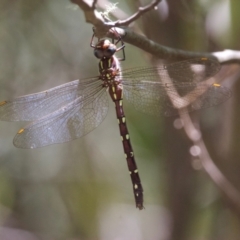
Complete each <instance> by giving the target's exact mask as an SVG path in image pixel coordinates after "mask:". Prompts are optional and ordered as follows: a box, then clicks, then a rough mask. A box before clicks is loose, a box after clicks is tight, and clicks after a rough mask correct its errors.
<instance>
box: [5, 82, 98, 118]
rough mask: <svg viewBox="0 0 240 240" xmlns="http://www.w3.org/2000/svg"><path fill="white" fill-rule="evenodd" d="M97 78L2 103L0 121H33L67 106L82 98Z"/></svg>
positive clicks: (69, 83)
mask: <svg viewBox="0 0 240 240" xmlns="http://www.w3.org/2000/svg"><path fill="white" fill-rule="evenodd" d="M96 81H99V80H98V79H97V78H89V79H84V80H81V81H79V80H75V81H71V82H68V83H65V84H62V85H59V86H57V87H54V88H51V89H48V90H46V91H43V92H38V93H34V94H29V95H25V96H21V97H18V98H15V99H13V100H9V101H3V102H0V120H3V121H33V120H36V119H39V118H42V117H43V116H45V115H48V114H50V113H51V112H54V111H56V110H57V109H58V108H60V107H62V106H64V105H67V104H68V103H70V102H72V101H74V100H75V99H77V98H78V97H80V96H83V95H84V90H85V89H86V88H88V87H89V86H90V85H91V84H93V83H94V82H96Z"/></svg>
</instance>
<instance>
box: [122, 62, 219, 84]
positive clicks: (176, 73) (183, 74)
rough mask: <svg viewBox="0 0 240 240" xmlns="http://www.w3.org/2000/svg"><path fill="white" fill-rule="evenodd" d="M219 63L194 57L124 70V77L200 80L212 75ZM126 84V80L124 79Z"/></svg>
mask: <svg viewBox="0 0 240 240" xmlns="http://www.w3.org/2000/svg"><path fill="white" fill-rule="evenodd" d="M220 68H221V66H220V64H219V63H218V62H217V61H215V60H213V59H209V58H194V59H190V60H186V61H180V62H176V63H171V64H167V65H161V66H159V67H141V68H133V69H127V70H124V71H123V73H122V75H123V78H124V79H127V80H136V81H138V82H140V81H142V80H144V81H155V82H156V81H162V82H163V81H165V80H166V79H167V78H170V79H171V82H173V83H179V82H200V81H204V80H206V79H208V78H210V77H211V76H214V75H215V74H216V73H217V72H218V71H219V70H220ZM125 84H127V81H125Z"/></svg>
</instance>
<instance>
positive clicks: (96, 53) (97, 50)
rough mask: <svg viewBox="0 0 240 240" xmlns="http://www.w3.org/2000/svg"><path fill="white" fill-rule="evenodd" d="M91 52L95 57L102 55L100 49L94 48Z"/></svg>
mask: <svg viewBox="0 0 240 240" xmlns="http://www.w3.org/2000/svg"><path fill="white" fill-rule="evenodd" d="M93 52H94V55H95V57H96V58H103V56H104V54H103V50H102V49H97V48H95V49H94V51H93Z"/></svg>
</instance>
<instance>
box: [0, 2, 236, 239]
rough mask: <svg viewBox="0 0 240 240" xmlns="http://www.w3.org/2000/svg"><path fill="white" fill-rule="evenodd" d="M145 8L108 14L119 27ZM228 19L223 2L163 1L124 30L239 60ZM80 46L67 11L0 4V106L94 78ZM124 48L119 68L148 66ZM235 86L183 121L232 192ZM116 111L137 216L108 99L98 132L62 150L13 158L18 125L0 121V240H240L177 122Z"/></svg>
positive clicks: (80, 20)
mask: <svg viewBox="0 0 240 240" xmlns="http://www.w3.org/2000/svg"><path fill="white" fill-rule="evenodd" d="M98 2H99V4H100V5H101V6H104V5H105V4H107V1H101V0H99V1H98ZM149 2H150V1H136V0H132V1H131V0H126V1H121V2H119V4H118V5H117V7H118V8H119V9H116V10H115V12H114V15H118V16H122V18H124V17H126V16H130V15H131V14H133V13H134V12H136V11H137V8H138V7H139V6H141V5H142V6H144V5H145V4H147V3H149ZM113 3H114V2H113ZM239 9H240V2H239V1H234V0H232V1H230V0H229V1H228V0H218V1H216V0H209V1H204V0H181V1H174V0H168V1H162V2H161V3H160V4H159V7H158V8H157V9H156V10H154V11H151V12H149V13H147V14H146V15H144V16H143V17H142V18H141V19H140V20H138V21H137V22H136V23H135V24H134V25H133V26H131V27H132V28H133V29H134V30H135V31H136V32H139V33H141V34H145V35H146V36H147V37H148V38H150V39H151V40H153V41H156V42H158V43H160V44H163V45H165V46H168V47H174V48H178V49H183V50H189V51H198V52H201V51H202V52H210V51H222V50H223V49H235V50H238V49H239V48H240V46H239V45H240V41H239V36H240V27H239V21H240V19H239ZM99 10H101V11H104V9H99ZM91 36H92V25H90V24H88V23H86V22H85V19H84V14H83V12H82V11H81V10H80V9H76V8H75V5H73V4H71V3H70V1H67V0H58V1H56V0H42V1H37V0H18V1H14V0H0V99H1V101H2V100H7V99H11V98H14V97H17V96H20V95H25V94H30V93H34V92H39V91H42V90H46V89H49V88H51V87H54V86H57V85H60V84H63V83H66V82H69V81H71V80H75V79H81V78H84V77H92V76H97V74H98V60H97V59H96V58H95V57H94V56H93V49H92V48H90V46H89V45H90V40H91ZM125 49H126V61H125V62H123V63H122V67H123V69H124V68H131V67H136V66H144V65H149V64H150V62H151V60H152V58H153V57H152V56H151V55H149V54H147V53H145V52H143V51H142V50H141V49H138V48H136V47H133V46H131V45H129V44H126V48H125ZM173 60H174V59H173ZM229 67H231V66H229ZM236 80H237V79H236V78H228V79H227V80H226V81H225V82H224V83H223V84H224V85H225V86H227V87H229V88H231V89H232V91H233V97H232V98H231V99H230V100H229V101H227V102H226V103H224V104H221V105H220V106H216V107H214V108H210V109H206V110H201V111H198V112H197V113H193V117H194V118H199V119H200V122H201V130H202V134H203V139H204V141H205V143H206V146H207V148H208V151H209V153H210V155H211V157H212V159H213V160H214V162H215V164H216V165H217V166H218V168H219V169H220V170H221V171H222V172H223V174H224V175H225V176H226V178H227V179H228V180H230V181H231V182H232V184H233V185H234V186H235V187H236V188H237V189H240V184H239V182H240V181H239V180H240V174H239V172H240V161H239V158H240V148H239V144H240V127H239V116H240V109H239V107H238V105H239V102H240V99H239V96H238V94H237V93H238V92H239V91H240V83H239V82H238V81H236ZM124 105H125V111H126V112H125V113H126V116H127V123H128V127H129V131H130V135H131V141H132V145H133V149H134V151H135V157H136V160H137V164H138V168H139V172H140V177H141V179H142V184H143V188H144V206H145V209H144V210H142V211H139V210H138V209H136V208H135V202H134V196H133V193H132V185H131V181H130V177H129V173H128V170H127V164H126V160H125V157H124V153H123V149H122V143H121V140H120V136H119V129H118V124H117V121H116V116H115V110H114V106H113V104H112V103H111V101H110V99H109V111H108V115H107V117H106V119H105V120H104V121H103V123H102V124H100V126H99V127H98V128H96V129H95V130H94V131H92V132H91V133H89V134H88V135H86V136H85V137H83V138H81V139H78V140H75V141H71V142H68V143H65V144H56V145H51V146H48V147H44V148H40V149H31V150H24V149H17V148H15V147H14V146H13V144H12V139H13V137H14V136H15V134H16V132H17V131H18V130H19V129H20V128H21V127H23V126H25V125H26V124H27V123H23V122H15V123H10V122H0V164H1V165H0V224H1V227H0V240H6V239H10V240H12V239H14V240H15V239H16V240H21V239H24V240H32V239H44V240H45V239H46V240H48V239H72V240H73V239H74V240H75V239H81V240H82V239H86V240H89V239H91V240H92V239H94V240H95V239H99V240H101V239H102V240H144V239H148V240H190V239H194V240H215V239H218V240H225V239H231V240H239V239H240V228H239V225H240V222H239V218H240V212H238V211H237V210H234V206H231V204H230V202H231V201H229V199H226V197H223V196H222V194H221V192H220V191H219V190H218V188H217V187H216V186H215V184H214V183H213V182H212V180H211V179H210V178H209V176H208V175H207V174H206V173H205V172H204V171H203V169H202V168H201V163H199V162H198V159H194V158H193V157H192V156H191V155H190V153H189V149H190V148H191V146H192V143H191V142H190V140H188V138H187V137H186V135H185V133H184V131H183V130H178V129H176V128H174V125H173V123H174V120H175V119H176V118H164V117H163V118H155V117H151V116H147V115H144V114H142V113H139V112H137V111H135V110H134V109H133V108H132V107H131V105H130V104H128V103H127V102H125V104H124Z"/></svg>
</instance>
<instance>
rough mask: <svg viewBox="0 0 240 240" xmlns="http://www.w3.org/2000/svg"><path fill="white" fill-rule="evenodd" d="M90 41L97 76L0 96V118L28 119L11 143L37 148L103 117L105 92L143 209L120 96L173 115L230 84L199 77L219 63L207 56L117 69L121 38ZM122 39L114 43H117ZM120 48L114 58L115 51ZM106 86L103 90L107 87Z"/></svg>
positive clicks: (80, 132)
mask: <svg viewBox="0 0 240 240" xmlns="http://www.w3.org/2000/svg"><path fill="white" fill-rule="evenodd" d="M93 42H94V34H93V37H92V40H91V44H90V45H91V47H92V48H94V54H95V56H96V57H97V58H99V59H100V61H99V73H100V75H99V76H97V77H92V78H87V79H81V80H75V81H72V82H68V83H65V84H62V85H60V86H57V87H54V88H51V89H49V90H46V91H43V92H39V93H34V94H30V95H26V96H22V97H18V98H16V99H13V100H10V101H3V102H0V120H4V121H32V123H30V124H29V125H27V126H26V127H25V128H22V129H20V130H19V131H18V133H17V135H16V136H15V138H14V141H13V143H14V145H15V146H16V147H19V148H38V147H43V146H47V145H50V144H55V143H63V142H67V141H71V140H73V139H76V138H80V137H82V136H84V135H86V134H88V133H89V132H90V131H92V130H93V129H95V128H96V127H97V126H98V125H99V124H100V123H101V122H102V121H103V120H104V118H105V117H106V115H107V111H108V97H107V92H108V93H109V94H110V97H111V99H112V101H113V102H114V104H115V107H116V114H117V119H118V123H119V129H120V134H121V137H122V143H123V148H124V153H125V157H126V160H127V165H128V169H129V173H130V176H131V180H132V184H133V192H134V197H135V202H136V207H137V208H139V209H143V188H142V184H141V180H140V177H139V173H138V169H137V165H136V161H135V156H134V153H133V149H132V146H131V142H130V136H129V132H128V128H127V124H126V117H125V114H124V110H123V98H125V99H126V100H128V101H129V102H130V103H132V104H133V106H134V107H135V108H136V109H137V110H139V111H141V112H144V113H147V114H152V115H156V116H158V115H166V116H170V115H176V114H177V112H178V109H182V110H183V111H187V112H188V111H194V110H197V109H201V108H207V107H210V106H214V105H217V104H219V103H222V102H224V101H225V100H227V99H228V98H229V97H230V96H231V92H230V90H228V89H227V88H224V87H223V86H220V85H219V84H208V83H206V82H201V81H203V80H206V79H208V78H210V77H211V76H213V75H215V74H216V73H217V72H218V71H219V69H220V65H219V63H218V62H217V61H215V60H211V59H208V58H196V59H191V60H187V61H181V62H177V63H173V64H168V65H162V66H160V67H152V68H146V67H141V68H134V69H129V70H126V71H124V72H122V71H121V68H120V64H119V61H122V60H124V59H125V52H124V47H125V46H124V43H123V41H122V39H121V38H120V37H119V38H118V40H117V41H116V42H115V43H114V40H112V41H110V40H108V39H100V40H99V41H98V42H97V44H96V45H94V43H93ZM119 43H120V44H121V46H120V47H117V44H119ZM120 50H121V51H122V53H123V58H122V59H118V58H117V57H116V56H115V53H116V52H119V51H120ZM106 90H107V91H106Z"/></svg>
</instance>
